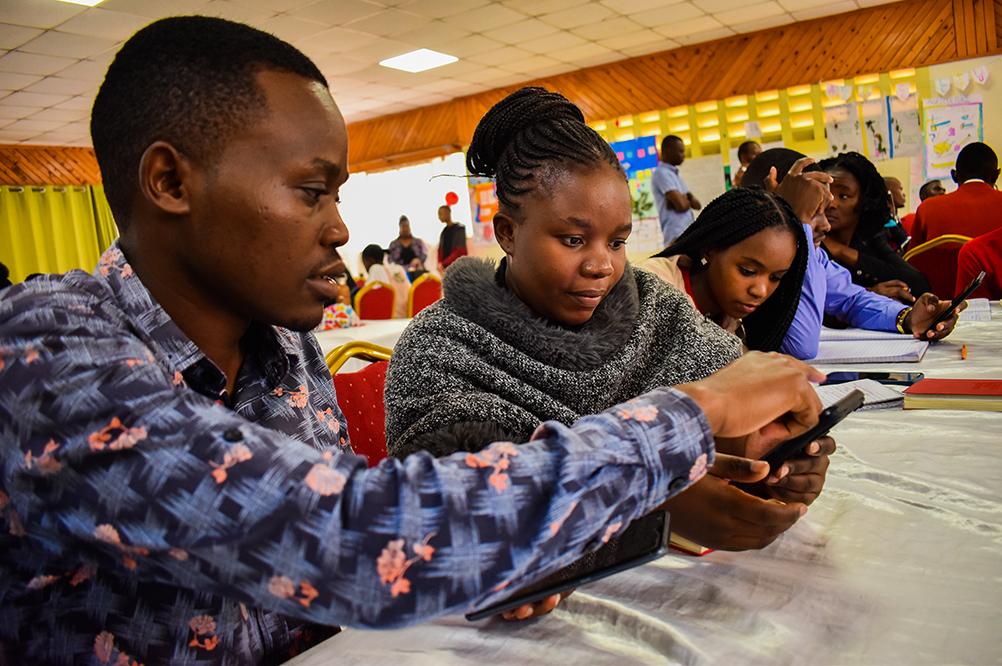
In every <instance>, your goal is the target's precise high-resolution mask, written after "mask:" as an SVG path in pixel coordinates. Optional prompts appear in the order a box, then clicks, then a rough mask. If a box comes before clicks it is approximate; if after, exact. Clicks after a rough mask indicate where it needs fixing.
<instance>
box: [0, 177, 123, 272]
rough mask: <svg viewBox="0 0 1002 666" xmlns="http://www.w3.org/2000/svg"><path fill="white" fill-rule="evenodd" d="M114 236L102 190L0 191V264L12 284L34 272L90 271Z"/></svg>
mask: <svg viewBox="0 0 1002 666" xmlns="http://www.w3.org/2000/svg"><path fill="white" fill-rule="evenodd" d="M116 235H117V234H116V233H115V227H114V222H113V221H112V220H111V213H110V211H109V210H108V204H107V202H106V201H105V199H104V191H103V189H101V190H100V191H95V190H94V189H93V188H90V187H85V186H79V185H76V186H60V185H45V186H32V185H25V186H3V187H0V262H3V263H4V264H6V265H7V267H8V268H9V269H10V277H11V281H13V282H19V281H21V280H24V278H25V277H26V276H28V275H31V274H32V273H65V272H67V271H70V270H73V269H74V268H79V269H82V270H85V271H92V270H94V266H95V265H96V264H97V260H98V257H100V253H101V250H102V249H103V248H104V247H106V246H107V245H108V244H109V243H110V242H111V240H113V239H114V237H115V236H116Z"/></svg>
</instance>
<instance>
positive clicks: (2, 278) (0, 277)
mask: <svg viewBox="0 0 1002 666" xmlns="http://www.w3.org/2000/svg"><path fill="white" fill-rule="evenodd" d="M10 285H11V281H10V269H9V268H7V266H6V265H5V264H2V263H0V290H3V289H6V288H7V287H9V286H10Z"/></svg>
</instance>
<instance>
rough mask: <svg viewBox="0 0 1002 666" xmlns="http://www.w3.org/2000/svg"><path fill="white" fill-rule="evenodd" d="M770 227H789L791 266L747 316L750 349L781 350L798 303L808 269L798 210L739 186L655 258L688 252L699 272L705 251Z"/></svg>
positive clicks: (717, 199)
mask: <svg viewBox="0 0 1002 666" xmlns="http://www.w3.org/2000/svg"><path fill="white" fill-rule="evenodd" d="M771 227H786V228H787V229H789V230H790V231H791V232H793V237H794V238H795V239H796V241H797V252H796V254H795V255H794V259H793V265H792V266H790V270H788V271H787V272H786V274H785V275H784V276H783V277H782V279H781V280H780V281H779V287H777V288H776V291H774V292H773V293H772V296H770V297H769V298H768V299H767V300H766V301H765V302H764V303H763V304H762V305H761V306H760V307H759V308H758V309H757V310H755V312H753V313H751V314H750V315H748V316H747V317H745V319H744V322H743V323H744V327H745V333H746V335H747V340H746V342H747V344H748V348H749V349H757V350H759V351H778V350H779V347H780V345H782V344H783V339H784V338H785V337H786V332H787V330H788V329H789V328H790V324H791V323H792V322H793V316H794V314H796V312H797V305H798V304H799V303H800V290H801V288H802V286H803V283H804V275H805V273H806V272H807V250H808V246H807V242H808V240H807V235H806V234H805V233H804V227H803V225H802V224H801V223H800V220H798V219H797V215H796V213H794V212H793V209H792V208H791V207H790V204H788V203H786V202H785V201H784V200H783V199H781V198H780V197H778V196H776V195H774V194H771V193H769V192H766V191H765V190H763V189H761V188H758V187H738V188H735V189H733V190H730V191H728V192H726V193H724V194H722V195H720V196H719V197H717V198H716V199H714V200H713V201H711V202H710V203H709V204H707V205H706V207H705V208H704V209H703V212H702V213H700V215H699V217H698V218H696V221H695V222H693V223H692V224H691V225H690V226H689V228H688V229H686V230H685V232H684V233H683V234H682V235H681V236H679V237H678V238H677V239H676V240H675V242H674V243H672V244H671V245H669V246H668V247H667V248H665V249H664V250H662V251H661V252H659V253H658V254H656V255H655V256H656V257H673V256H676V255H684V256H687V257H689V259H690V260H691V261H692V265H693V270H699V268H698V267H699V265H700V260H701V259H702V258H703V256H704V255H705V253H706V251H707V250H722V249H725V248H728V247H730V246H732V245H735V244H737V243H740V242H741V241H743V240H744V239H746V238H748V237H750V236H753V235H755V234H757V233H758V232H760V231H762V230H763V229H768V228H771Z"/></svg>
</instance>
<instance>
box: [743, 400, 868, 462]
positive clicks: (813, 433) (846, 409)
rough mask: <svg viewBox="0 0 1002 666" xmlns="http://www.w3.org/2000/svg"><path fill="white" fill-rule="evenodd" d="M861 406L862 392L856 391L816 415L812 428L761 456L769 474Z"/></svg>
mask: <svg viewBox="0 0 1002 666" xmlns="http://www.w3.org/2000/svg"><path fill="white" fill-rule="evenodd" d="M862 406H863V392H862V391H860V390H859V389H856V390H854V391H853V392H852V393H850V394H849V395H847V396H845V397H844V398H842V399H841V400H839V401H838V402H836V403H835V404H834V405H832V406H831V407H828V408H826V409H825V410H824V411H823V412H821V414H820V415H818V422H817V424H815V426H814V427H813V428H811V429H810V430H808V431H807V432H805V433H804V434H802V435H799V436H797V437H794V438H793V439H789V440H787V441H785V442H783V443H782V444H780V445H779V446H777V447H776V448H774V449H773V450H772V451H770V452H769V453H768V454H767V455H765V456H763V458H762V460H764V461H766V462H767V463H769V470H770V473H771V472H774V471H776V470H777V469H779V467H780V466H781V465H782V464H783V463H784V462H786V461H787V460H789V459H790V458H793V457H795V456H798V455H800V454H801V453H803V452H804V449H806V448H807V446H808V445H809V444H810V443H811V442H813V441H814V440H816V439H817V438H818V437H824V436H825V435H827V434H828V431H829V430H831V429H832V428H834V427H835V426H836V425H837V424H838V423H839V421H841V420H842V419H844V418H845V417H847V416H849V414H852V413H853V412H854V411H856V410H857V409H859V408H860V407H862Z"/></svg>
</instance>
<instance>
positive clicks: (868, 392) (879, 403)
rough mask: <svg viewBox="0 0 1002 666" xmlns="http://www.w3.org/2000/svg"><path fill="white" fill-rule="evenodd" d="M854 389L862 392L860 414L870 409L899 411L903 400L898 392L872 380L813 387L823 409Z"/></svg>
mask: <svg viewBox="0 0 1002 666" xmlns="http://www.w3.org/2000/svg"><path fill="white" fill-rule="evenodd" d="M856 389H859V390H860V391H862V392H863V406H862V407H860V408H859V411H861V412H865V411H867V410H872V409H899V408H900V407H901V405H902V403H903V402H904V400H905V398H904V396H903V395H902V394H901V393H900V392H898V391H895V390H894V389H893V388H891V387H890V386H885V385H884V384H881V383H880V382H875V381H873V380H872V379H857V380H855V381H851V382H845V383H842V384H829V385H826V386H815V387H814V390H815V391H817V393H818V397H819V398H821V404H822V405H824V406H825V407H831V406H832V405H834V404H835V403H836V402H838V401H839V400H841V399H842V398H844V397H845V396H847V395H849V394H850V393H852V392H853V391H854V390H856Z"/></svg>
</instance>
